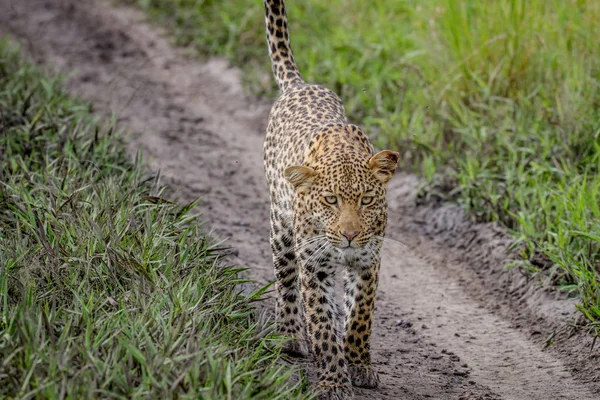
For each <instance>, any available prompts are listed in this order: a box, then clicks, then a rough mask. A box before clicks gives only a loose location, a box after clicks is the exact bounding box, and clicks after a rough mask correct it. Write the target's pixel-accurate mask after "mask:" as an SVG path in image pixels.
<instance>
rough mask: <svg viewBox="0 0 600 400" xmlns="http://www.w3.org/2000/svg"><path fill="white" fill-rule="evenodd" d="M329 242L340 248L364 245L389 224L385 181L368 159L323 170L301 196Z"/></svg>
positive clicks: (315, 223) (313, 219)
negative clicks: (371, 168)
mask: <svg viewBox="0 0 600 400" xmlns="http://www.w3.org/2000/svg"><path fill="white" fill-rule="evenodd" d="M299 201H300V202H304V203H305V204H304V207H302V208H303V209H304V210H306V211H307V212H308V213H310V215H309V218H310V219H312V221H313V224H314V225H316V226H318V227H319V228H320V230H321V232H322V233H323V234H324V235H325V237H326V238H327V240H328V241H329V243H330V244H331V245H332V246H334V247H337V248H339V249H349V248H360V247H364V246H365V245H366V244H367V243H368V242H369V240H370V239H371V237H372V236H374V235H375V236H378V235H381V233H382V232H383V230H384V228H385V221H386V211H387V202H386V196H385V185H384V184H383V183H382V182H381V181H379V180H378V179H377V178H375V176H374V175H373V173H372V172H371V170H370V168H369V167H368V164H367V162H364V161H363V162H362V163H361V164H350V163H343V164H338V165H336V166H334V167H333V168H330V169H326V170H323V171H322V172H321V173H319V175H317V176H316V179H315V181H314V183H313V185H312V186H311V188H310V189H309V190H308V191H307V192H306V193H305V194H304V195H301V196H300V198H299Z"/></svg>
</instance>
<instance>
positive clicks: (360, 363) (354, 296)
mask: <svg viewBox="0 0 600 400" xmlns="http://www.w3.org/2000/svg"><path fill="white" fill-rule="evenodd" d="M379 264H380V263H379V261H376V262H374V264H373V265H371V266H368V267H362V268H361V267H353V268H348V269H347V271H346V276H345V280H344V292H345V293H344V297H345V305H346V323H345V337H344V353H345V355H346V360H347V361H348V369H349V371H350V378H351V380H352V384H353V385H355V386H359V387H366V388H376V387H377V386H378V385H379V376H378V375H377V372H375V370H374V369H373V366H372V364H371V351H370V348H371V347H370V343H371V342H370V340H371V322H372V318H373V308H374V306H375V292H376V290H377V279H378V274H379Z"/></svg>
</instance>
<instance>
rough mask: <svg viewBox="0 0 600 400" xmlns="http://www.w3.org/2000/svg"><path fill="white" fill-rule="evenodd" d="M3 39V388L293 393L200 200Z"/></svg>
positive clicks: (27, 394) (126, 394)
mask: <svg viewBox="0 0 600 400" xmlns="http://www.w3.org/2000/svg"><path fill="white" fill-rule="evenodd" d="M140 161H141V158H138V159H137V160H136V163H135V165H132V164H131V163H130V162H129V161H128V157H127V156H126V154H125V153H124V151H123V146H121V145H120V143H118V139H117V138H116V133H115V130H114V127H113V125H112V124H110V125H108V126H103V125H102V124H100V123H99V122H98V121H96V120H93V119H92V117H91V116H90V113H89V108H88V106H87V105H84V104H81V103H80V102H77V101H75V100H73V99H71V98H69V97H68V96H67V95H66V94H65V92H64V91H63V90H62V89H61V86H60V80H59V79H54V78H47V77H46V76H44V75H42V74H41V73H40V72H38V71H37V70H36V69H35V68H33V67H31V66H30V65H28V64H26V63H24V62H23V61H22V60H21V59H20V57H19V55H18V52H17V50H16V49H15V48H14V47H13V46H11V45H10V44H9V43H7V42H0V397H1V398H65V397H69V398H97V397H110V398H156V399H159V398H171V397H178V398H179V397H181V398H203V399H250V398H252V399H289V398H302V397H303V396H304V395H302V389H303V382H299V381H297V380H294V379H293V377H292V374H293V370H292V369H290V368H288V367H286V366H283V365H282V363H281V362H279V360H278V348H279V347H278V346H279V343H280V339H279V338H278V337H276V336H275V335H273V334H272V333H270V332H271V329H270V328H271V326H270V324H269V323H268V322H266V321H264V320H263V319H260V318H259V319H257V318H256V316H255V308H254V306H253V305H252V304H253V302H255V301H256V300H258V299H259V298H260V297H261V295H262V294H263V293H264V290H257V291H255V292H252V293H250V294H243V293H241V290H240V285H242V284H244V283H245V281H244V280H242V279H240V278H239V276H238V273H239V272H240V270H239V269H235V268H232V267H228V266H226V265H224V264H222V263H221V261H220V249H219V245H218V244H214V243H212V242H211V241H210V240H208V239H207V237H206V236H205V234H204V233H203V232H202V225H201V223H200V222H199V219H198V216H197V215H194V214H191V213H190V211H191V210H192V209H193V208H194V207H195V205H196V202H194V203H191V204H187V205H183V206H181V205H177V204H173V203H171V202H169V201H168V200H166V193H165V188H163V187H161V186H160V184H159V177H158V176H153V175H147V174H145V173H144V171H143V168H142V167H141V166H140Z"/></svg>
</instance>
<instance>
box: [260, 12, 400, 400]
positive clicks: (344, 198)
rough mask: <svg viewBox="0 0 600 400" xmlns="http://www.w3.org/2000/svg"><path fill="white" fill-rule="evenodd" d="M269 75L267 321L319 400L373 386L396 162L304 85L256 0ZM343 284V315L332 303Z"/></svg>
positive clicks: (284, 25) (281, 15) (283, 18)
mask: <svg viewBox="0 0 600 400" xmlns="http://www.w3.org/2000/svg"><path fill="white" fill-rule="evenodd" d="M263 2H264V7H265V24H266V37H267V45H268V49H269V54H270V59H271V65H272V72H273V75H274V77H275V80H276V82H277V85H278V87H279V89H280V95H279V97H278V98H277V100H276V101H275V102H274V104H273V106H272V108H271V111H270V114H269V119H268V122H267V128H266V136H265V139H264V153H263V155H264V168H265V175H266V180H267V184H268V190H269V198H270V245H271V250H272V253H273V265H274V270H275V293H276V295H275V296H276V318H277V326H278V329H279V332H280V334H281V335H282V336H284V337H287V338H288V339H289V340H288V341H286V342H285V344H284V345H283V346H284V348H283V351H285V352H287V353H289V354H292V355H297V356H305V357H306V356H311V353H312V357H313V359H314V361H315V364H316V371H317V374H318V377H317V381H316V383H315V385H314V387H313V389H314V390H315V392H316V395H317V398H318V399H321V400H338V399H344V400H345V399H352V398H354V397H353V396H354V395H353V386H357V387H365V388H376V387H377V386H378V385H379V376H378V374H377V372H376V370H375V369H374V368H373V365H372V357H371V350H370V339H371V333H372V320H373V309H374V306H375V295H376V291H377V283H378V275H379V269H380V265H381V248H382V244H383V239H384V237H385V229H386V224H387V198H386V194H387V191H386V189H387V186H388V183H389V181H390V179H391V178H392V176H393V175H394V173H395V171H396V169H397V167H398V159H399V154H398V153H397V152H395V151H391V150H383V151H379V152H377V153H376V152H375V150H374V146H373V145H372V144H371V141H370V139H369V137H368V135H367V134H366V133H365V131H364V130H363V129H362V128H361V127H360V126H359V125H356V124H353V123H350V122H349V121H348V119H347V117H346V111H345V108H344V105H343V103H342V101H341V100H340V98H339V97H338V96H337V95H336V94H335V93H334V92H333V91H331V90H329V89H327V88H326V87H324V86H321V85H317V84H310V83H306V82H305V81H304V80H303V78H302V76H301V75H300V72H299V70H298V67H297V65H296V62H295V60H294V56H293V54H292V49H291V46H290V38H289V31H288V19H287V13H286V6H285V4H284V1H283V0H263ZM340 274H341V275H342V276H343V288H344V289H343V291H344V299H343V304H344V309H343V311H342V310H341V307H339V306H338V299H337V298H336V291H335V282H336V276H338V275H340Z"/></svg>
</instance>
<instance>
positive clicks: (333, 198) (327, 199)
mask: <svg viewBox="0 0 600 400" xmlns="http://www.w3.org/2000/svg"><path fill="white" fill-rule="evenodd" d="M337 201H338V200H337V197H336V196H325V203H327V204H331V205H332V206H333V205H335V204H337Z"/></svg>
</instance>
